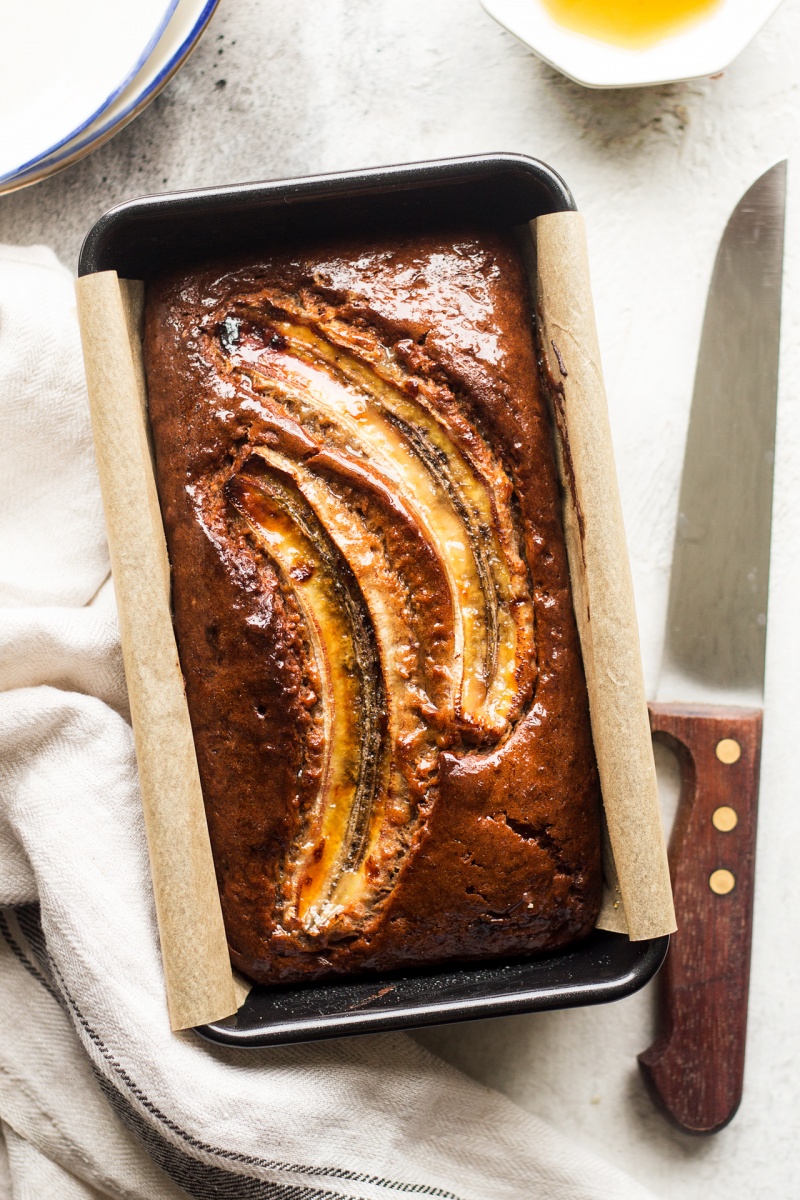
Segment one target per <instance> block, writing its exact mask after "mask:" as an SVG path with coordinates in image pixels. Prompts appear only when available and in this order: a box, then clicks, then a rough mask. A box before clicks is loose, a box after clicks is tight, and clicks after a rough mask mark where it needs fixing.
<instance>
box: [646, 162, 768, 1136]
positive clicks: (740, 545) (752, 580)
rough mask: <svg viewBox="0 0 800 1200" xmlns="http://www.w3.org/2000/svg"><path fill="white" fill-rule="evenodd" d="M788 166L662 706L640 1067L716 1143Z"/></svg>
mask: <svg viewBox="0 0 800 1200" xmlns="http://www.w3.org/2000/svg"><path fill="white" fill-rule="evenodd" d="M785 198H786V163H785V162H781V163H778V164H777V165H776V166H774V167H772V168H771V169H770V170H769V171H767V172H766V173H765V174H764V175H762V176H761V178H760V179H758V180H757V181H756V182H755V183H754V184H753V185H752V187H751V188H750V189H749V190H748V191H747V192H746V193H745V195H744V196H743V197H742V199H741V200H740V202H739V204H738V205H737V206H736V208H735V210H734V212H733V214H732V216H731V218H730V220H729V222H728V225H727V227H726V229H725V232H724V234H723V237H722V241H721V242H720V246H719V250H718V252H717V257H716V262H715V264H714V270H713V274H712V278H711V285H710V288H709V293H708V299H707V302H706V311H705V318H704V322H703V331H702V336H701V340H700V352H699V357H698V363H697V370H696V375H695V385H694V394H693V398H692V408H691V415H690V419H689V431H688V435H687V441H686V450H685V456H684V464H683V474H682V477H681V488H680V500H679V506H678V519H677V524H676V531H675V544H674V551H673V559H672V569H671V575H670V591H669V603H668V611H667V629H666V637H665V647H664V658H663V662H662V669H661V674H660V677H659V682H658V688H657V699H658V703H654V704H651V705H650V725H651V729H652V732H653V736H654V737H655V738H660V739H662V740H664V741H666V742H667V744H668V745H670V746H671V748H672V749H673V750H674V751H675V753H676V754H677V757H678V761H679V764H680V770H681V794H680V799H679V803H678V812H677V815H676V818H675V824H674V827H673V831H672V836H671V839H670V848H669V855H670V870H671V874H672V884H673V890H674V895H675V909H676V916H677V923H678V931H677V933H676V934H674V935H673V938H672V943H671V945H670V949H669V953H668V955H667V960H666V963H665V965H664V967H663V969H662V972H661V983H660V988H661V1008H660V1019H659V1029H658V1033H657V1037H656V1040H655V1041H654V1043H653V1045H652V1046H651V1047H650V1048H649V1049H648V1050H646V1051H645V1052H644V1053H643V1054H641V1055H639V1065H640V1068H641V1071H642V1073H643V1076H644V1078H645V1080H646V1082H647V1084H648V1086H649V1088H650V1090H651V1092H652V1094H653V1095H654V1098H655V1099H656V1100H657V1102H658V1103H659V1105H660V1106H661V1107H662V1108H663V1110H664V1111H665V1112H666V1114H667V1115H668V1116H669V1117H670V1118H671V1119H672V1120H673V1121H674V1122H675V1123H676V1124H677V1125H679V1126H680V1127H681V1128H682V1129H684V1130H686V1131H688V1132H691V1133H713V1132H715V1131H716V1130H718V1129H721V1128H722V1127H723V1126H724V1125H726V1124H727V1123H728V1122H729V1121H730V1120H731V1118H732V1117H733V1116H734V1114H735V1112H736V1110H737V1108H738V1106H739V1102H740V1100H741V1095H742V1083H743V1075H744V1050H745V1032H746V1024H747V996H748V984H749V975H750V942H751V931H752V907H753V878H754V870H753V868H754V858H755V838H756V810H757V802H758V776H759V763H760V750H761V727H762V711H761V704H762V700H763V689H764V661H765V650H766V626H767V594H768V583H769V553H770V529H771V521H772V482H773V462H774V447H775V416H776V405H777V391H778V354H779V344H780V318H781V286H782V275H783V233H784V212H785Z"/></svg>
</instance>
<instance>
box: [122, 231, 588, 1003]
mask: <svg viewBox="0 0 800 1200" xmlns="http://www.w3.org/2000/svg"><path fill="white" fill-rule="evenodd" d="M530 307H531V305H530V298H529V295H528V284H527V279H526V276H525V274H524V271H523V268H522V265H521V261H520V258H519V255H518V253H517V250H516V248H515V245H514V242H513V240H512V238H511V235H510V234H509V235H506V234H503V233H497V232H481V231H464V232H459V233H458V234H457V235H456V236H453V234H452V233H451V234H450V235H449V236H437V235H427V236H415V237H413V238H409V239H403V238H402V237H401V238H395V239H393V240H392V241H388V240H387V241H386V242H384V243H378V242H373V243H371V244H358V245H355V244H351V243H348V244H335V243H332V244H328V245H319V246H316V247H310V248H309V247H303V248H302V249H297V250H284V251H281V252H275V253H268V254H263V255H262V256H261V257H259V258H257V259H255V260H253V259H251V260H250V261H249V262H241V261H237V262H224V263H216V264H213V265H211V266H208V267H202V268H199V269H193V270H190V271H185V272H179V273H173V274H172V275H170V276H168V277H165V278H162V279H160V280H158V281H156V282H155V283H152V284H150V285H149V287H148V296H147V324H146V338H145V361H146V369H147V380H148V391H149V407H150V420H151V426H152V431H153V439H154V444H155V451H156V462H157V479H158V489H159V495H160V499H161V506H162V511H163V515H164V522H165V528H166V534H167V542H168V547H169V553H170V559H171V563H172V578H173V606H174V616H175V629H176V634H177V640H178V648H179V652H180V657H181V665H182V668H183V673H184V676H185V679H186V691H187V698H188V702H189V711H190V715H191V719H192V726H193V729H194V735H195V741H196V745H197V754H198V761H199V766H200V775H201V779H202V783H203V790H204V795H205V800H206V807H207V812H208V820H209V829H210V833H211V842H212V847H213V850H214V857H215V862H216V867H217V873H218V878H219V883H220V891H221V896H222V907H223V913H224V915H225V921H226V927H227V931H228V938H229V942H230V946H231V952H232V955H233V959H234V962H235V963H236V965H237V966H238V967H239V968H240V969H241V970H242V971H244V972H245V973H246V974H247V975H249V976H250V977H251V978H253V979H256V980H260V981H263V982H267V983H268V982H276V981H291V980H295V979H315V978H322V977H326V976H334V975H338V974H343V973H349V972H359V971H365V970H390V969H393V968H398V967H402V966H406V965H413V964H424V963H430V962H440V961H444V960H452V959H461V960H465V961H466V960H474V959H479V958H484V957H489V956H496V955H510V954H516V953H521V952H528V951H533V950H541V949H549V948H554V947H557V946H561V945H564V944H565V943H567V942H569V941H571V940H573V939H575V938H577V937H580V936H581V935H583V934H585V933H587V932H588V931H589V930H590V929H591V927H592V926H593V924H594V920H595V918H596V914H597V909H598V906H599V900H600V888H601V871H600V826H599V815H598V782H597V771H596V765H595V760H594V752H593V747H592V741H591V735H590V730H589V719H588V705H587V698H586V688H585V682H584V678H583V670H582V666H581V660H580V652H579V647H578V639H577V633H576V629H575V623H574V618H573V613H572V605H571V598H570V591H569V579H568V573H567V564H566V554H565V549H564V538H563V532H562V528H561V523H560V499H559V491H558V485H557V479H556V472H555V466H554V461H553V455H552V434H551V428H550V423H549V418H548V411H547V405H546V403H545V398H544V396H543V395H542V391H541V388H540V385H539V383H538V374H537V363H536V356H535V349H534V343H533V336H532V326H531V316H530Z"/></svg>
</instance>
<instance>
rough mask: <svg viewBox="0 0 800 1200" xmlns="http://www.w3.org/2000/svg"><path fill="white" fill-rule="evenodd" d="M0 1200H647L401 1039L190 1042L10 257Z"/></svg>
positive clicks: (0, 382)
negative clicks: (259, 1046)
mask: <svg viewBox="0 0 800 1200" xmlns="http://www.w3.org/2000/svg"><path fill="white" fill-rule="evenodd" d="M0 416H1V417H2V424H3V430H4V438H3V442H2V448H0V459H1V460H2V461H1V462H0V606H2V620H1V621H0V689H2V691H0V905H2V906H4V907H3V909H2V910H1V911H0V934H1V935H2V936H0V1004H1V1005H2V1013H3V1020H2V1023H1V1024H0V1120H1V1121H2V1151H1V1152H0V1197H2V1196H3V1194H4V1192H5V1194H6V1195H8V1196H9V1197H10V1196H13V1197H14V1200H18V1198H19V1197H37V1200H40V1198H42V1197H50V1196H53V1197H56V1196H57V1197H59V1198H66V1200H72V1198H73V1197H75V1198H76V1200H77V1198H78V1197H80V1198H82V1200H88V1198H90V1197H94V1196H97V1195H100V1196H113V1197H126V1198H130V1200H153V1198H154V1197H164V1198H166V1200H169V1197H173V1196H175V1197H177V1196H182V1195H187V1194H188V1195H190V1196H194V1197H198V1198H205V1197H232V1198H235V1200H244V1198H252V1200H259V1198H265V1200H266V1198H269V1200H323V1198H327V1200H341V1198H342V1197H363V1198H372V1200H375V1198H377V1197H384V1196H387V1195H389V1194H397V1193H398V1192H399V1193H408V1194H414V1195H420V1196H432V1197H439V1198H441V1200H479V1198H487V1200H488V1198H491V1200H522V1198H523V1197H524V1198H525V1200H530V1198H532V1197H534V1198H535V1197H541V1198H542V1200H544V1198H545V1197H546V1198H547V1200H551V1198H553V1197H556V1196H558V1197H560V1198H562V1200H600V1198H602V1200H610V1198H612V1197H613V1198H616V1200H646V1195H647V1193H646V1192H645V1191H644V1190H643V1189H642V1188H641V1187H639V1186H638V1185H637V1184H635V1183H634V1182H633V1181H631V1180H629V1179H627V1178H625V1177H624V1176H622V1175H620V1174H619V1173H618V1172H617V1171H615V1170H613V1169H612V1168H611V1167H609V1166H607V1165H605V1164H604V1163H602V1162H600V1161H598V1160H596V1159H594V1158H592V1157H590V1156H589V1155H587V1154H584V1153H583V1152H581V1151H580V1150H578V1149H577V1148H576V1147H575V1146H574V1145H572V1144H571V1143H569V1142H568V1141H566V1140H565V1139H564V1138H563V1137H562V1136H560V1135H559V1134H557V1133H555V1132H554V1131H553V1130H551V1129H549V1128H548V1127H547V1126H545V1125H544V1124H543V1123H542V1122H540V1121H538V1120H537V1119H535V1118H534V1117H532V1116H530V1115H528V1114H526V1113H524V1112H523V1111H522V1110H521V1109H519V1108H517V1107H515V1106H514V1105H513V1104H511V1103H510V1102H509V1101H507V1100H506V1099H504V1098H503V1097H502V1096H500V1095H499V1094H497V1093H494V1092H491V1091H489V1090H488V1089H486V1088H483V1087H481V1086H479V1085H478V1084H476V1083H474V1082H472V1081H470V1080H468V1079H467V1078H466V1077H465V1076H462V1075H461V1074H459V1073H458V1072H457V1071H455V1070H453V1069H452V1068H450V1067H448V1066H446V1065H445V1064H444V1063H442V1062H441V1061H439V1060H438V1059H436V1058H435V1057H433V1056H432V1055H430V1054H428V1053H427V1052H426V1051H424V1050H423V1049H422V1048H421V1047H420V1046H419V1045H418V1044H417V1043H416V1042H415V1041H414V1040H413V1039H412V1038H411V1037H407V1036H401V1035H385V1036H372V1037H364V1038H353V1039H349V1040H347V1041H340V1042H329V1043H322V1044H319V1043H318V1044H314V1045H308V1046H293V1047H287V1048H282V1049H275V1050H270V1051H260V1052H251V1053H248V1052H239V1053H237V1052H233V1051H229V1050H225V1049H222V1048H219V1047H212V1046H210V1045H209V1044H207V1043H205V1042H203V1041H202V1040H201V1039H200V1038H199V1037H198V1036H197V1035H196V1034H194V1033H192V1032H191V1031H190V1032H187V1033H183V1034H178V1035H176V1034H173V1033H171V1032H170V1028H169V1023H168V1020H167V1012H166V1004H165V997H164V982H163V975H162V970H161V963H160V958H159V951H158V938H157V930H156V924H155V914H154V908H153V899H152V890H151V886H150V880H149V873H148V863H147V853H146V846H145V839H144V831H143V823H142V817H141V811H140V804H139V796H138V784H137V777H136V763H135V757H134V749H133V739H132V734H131V729H130V726H129V724H128V721H127V709H126V702H125V688H124V679H123V675H122V666H121V658H120V652H119V644H118V636H117V630H116V618H115V608H114V600H113V590H112V588H111V585H110V583H109V582H107V576H108V560H107V555H106V548H105V540H104V535H103V522H102V512H101V505H100V498H99V492H98V485H97V480H96V475H95V468H94V461H93V454H92V447H91V434H90V429H89V422H88V415H87V407H86V399H85V392H84V385H83V375H82V369H81V361H80V350H79V344H78V334H77V325H76V320H75V315H74V303H73V296H72V280H71V278H70V276H69V273H68V272H67V271H66V270H64V269H63V268H62V267H61V266H59V264H58V263H57V261H56V259H55V258H54V257H53V255H52V254H51V253H50V252H49V251H47V250H45V249H42V248H34V249H27V250H20V249H12V248H8V247H5V248H0Z"/></svg>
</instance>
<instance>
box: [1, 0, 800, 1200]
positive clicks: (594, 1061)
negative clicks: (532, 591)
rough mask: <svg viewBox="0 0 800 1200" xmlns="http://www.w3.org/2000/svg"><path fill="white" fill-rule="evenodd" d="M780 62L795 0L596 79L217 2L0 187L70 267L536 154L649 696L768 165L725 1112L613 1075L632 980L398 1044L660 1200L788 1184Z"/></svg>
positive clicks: (469, 36)
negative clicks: (758, 577)
mask: <svg viewBox="0 0 800 1200" xmlns="http://www.w3.org/2000/svg"><path fill="white" fill-rule="evenodd" d="M799 50H800V0H786V3H785V4H784V5H783V7H782V8H781V9H780V10H779V12H778V13H777V14H776V16H775V17H774V18H773V19H772V20H771V22H770V23H769V24H768V25H767V27H766V28H765V29H764V31H763V32H762V33H761V34H760V35H759V37H758V38H757V39H756V41H755V42H754V43H753V44H752V45H751V46H750V47H749V48H748V49H747V50H746V51H745V53H744V54H743V55H742V57H741V58H740V59H739V60H738V61H737V62H736V63H735V64H734V65H733V67H731V68H730V70H729V71H728V72H726V74H725V76H724V77H723V78H722V79H718V80H713V81H708V82H704V83H696V84H688V85H674V86H669V87H661V88H657V89H650V90H644V91H641V92H633V93H622V92H608V93H593V92H587V91H584V90H582V89H581V88H579V87H577V86H576V85H574V84H571V83H569V82H567V81H566V80H565V79H563V78H561V77H559V76H557V75H556V74H555V73H554V72H553V71H552V70H550V69H549V68H547V67H545V66H543V65H542V64H541V63H540V62H538V61H537V60H536V59H534V58H533V57H531V56H530V54H529V53H528V52H527V51H525V50H524V49H523V48H522V47H521V46H519V45H517V44H516V43H515V42H514V41H513V40H512V38H510V37H509V36H508V34H506V33H504V32H503V31H502V30H501V29H500V28H499V27H498V26H497V25H495V24H494V23H493V22H492V21H491V20H490V19H489V18H488V16H486V15H485V13H483V12H482V11H481V9H480V7H479V5H478V0H406V2H405V3H403V4H402V5H401V4H398V3H396V0H325V3H324V4H321V3H319V2H318V0H294V3H293V4H291V5H286V4H281V3H278V2H277V0H222V4H221V6H220V10H219V12H218V14H217V16H216V17H215V18H214V20H213V22H212V24H211V26H210V28H209V31H208V34H207V35H206V38H205V39H204V41H203V42H202V44H201V46H200V49H199V50H198V52H197V54H196V55H195V57H194V58H193V59H192V60H191V61H190V62H189V64H188V66H187V67H186V68H185V69H184V71H183V72H182V73H181V74H180V75H179V76H178V77H177V79H176V80H175V81H173V83H172V84H171V85H170V87H169V88H168V89H167V90H166V92H165V93H164V94H163V95H162V97H160V98H159V100H157V101H156V102H155V103H154V105H153V106H152V107H151V108H150V109H149V110H148V111H147V112H146V113H145V114H144V115H143V116H142V117H141V118H140V119H139V120H138V121H136V122H135V123H134V124H133V125H132V126H130V127H129V128H128V129H127V130H125V131H124V132H123V133H122V134H121V135H120V136H119V137H118V138H117V139H116V140H115V141H113V142H111V143H110V144H109V145H108V146H106V147H104V148H103V149H102V150H100V151H98V152H97V153H96V154H95V155H93V156H92V157H90V158H89V159H87V160H85V162H83V163H81V164H79V165H78V166H76V167H74V168H72V169H70V170H69V171H67V172H65V173H63V174H62V175H60V176H56V177H55V178H54V179H52V180H50V181H47V182H46V183H44V184H40V185H37V187H35V188H34V189H32V190H30V191H28V192H20V193H17V194H15V195H12V196H9V197H5V198H0V241H6V242H31V241H44V242H46V243H48V244H50V245H54V246H55V247H56V249H57V251H58V252H59V254H60V255H61V256H62V258H63V259H64V260H65V261H66V262H68V263H70V264H71V265H74V263H75V261H76V257H77V251H78V247H79V242H80V238H81V236H82V235H83V233H85V232H86V230H88V228H89V226H90V225H91V224H92V222H93V221H94V220H95V219H96V217H97V216H99V214H100V213H101V212H102V211H103V210H104V209H105V208H107V207H108V206H109V205H110V204H111V203H113V202H115V201H118V200H122V199H126V198H128V197H130V196H133V195H137V194H140V193H143V192H146V191H159V190H166V189H167V188H171V187H186V186H194V185H201V184H214V183H224V182H234V181H239V180H243V179H259V178H269V177H279V176H286V175H292V174H302V173H309V172H313V171H317V170H336V169H339V168H345V167H359V166H367V165H377V164H380V163H387V162H401V161H408V160H411V159H417V158H430V157H435V156H438V155H447V154H467V153H472V152H477V151H488V150H516V151H521V152H524V153H529V154H535V155H538V156H539V157H541V158H543V159H545V160H546V161H548V162H550V163H551V164H552V165H553V166H554V167H556V169H557V170H559V171H560V172H561V173H562V174H563V175H564V177H565V178H566V180H567V181H568V183H569V184H570V186H571V187H572V189H573V191H574V193H575V196H576V198H577V201H578V204H579V206H580V208H581V209H582V210H583V212H584V213H585V215H586V218H587V223H588V229H589V237H590V249H591V254H592V267H593V272H594V286H595V296H596V302H597V311H598V318H599V326H600V339H601V345H602V347H603V353H604V359H605V366H606V373H607V382H608V390H609V396H610V404H611V418H612V425H613V430H614V437H615V444H616V450H617V454H618V465H619V472H620V478H621V486H622V496H623V504H624V507H625V516H626V521H627V526H628V534H629V540H630V549H631V557H632V561H633V570H634V578H635V585H636V591H637V601H638V606H639V616H640V623H641V630H642V641H643V647H644V654H645V665H646V671H647V677H648V682H649V685H650V687H651V690H652V688H653V686H654V683H655V679H656V674H657V669H658V662H659V656H660V652H661V640H662V628H663V621H664V615H665V607H666V590H667V579H668V570H669V560H670V555H671V544H672V532H673V521H674V512H675V504H676V500H677V487H678V479H679V473H680V465H681V460H682V454H683V440H684V437H685V432H686V423H687V419H688V411H689V402H690V397H691V387H692V378H693V374H694V361H695V355H696V352H697V345H698V340H699V334H700V321H701V317H702V310H703V305H704V300H705V290H706V286H707V283H708V278H709V275H710V272H711V266H712V263H713V258H714V253H715V250H716V245H717V242H718V239H719V237H720V235H721V233H722V229H723V227H724V225H725V221H726V219H727V217H728V214H729V212H730V210H731V209H732V207H733V206H734V204H735V203H736V201H737V200H738V198H739V196H740V195H741V193H742V192H743V191H744V190H745V188H746V187H747V185H748V184H749V183H751V182H752V180H753V179H754V178H755V177H756V176H757V175H758V174H760V172H761V171H762V170H763V169H764V168H765V167H767V166H769V165H770V164H771V163H772V162H774V161H775V160H776V159H777V158H780V157H783V156H786V155H788V156H789V158H790V176H789V178H790V182H789V187H790V200H789V214H788V228H787V235H788V236H787V264H786V268H787V274H786V287H785V295H784V302H785V309H784V311H785V318H784V343H783V360H782V367H781V397H780V404H779V418H778V420H779V427H778V450H777V463H776V482H775V487H776V494H775V528H774V539H773V556H772V586H771V599H770V623H769V645H768V667H767V713H766V724H765V743H764V765H763V771H762V787H761V792H762V816H761V821H760V828H759V853H758V884H757V895H756V917H755V941H754V957H753V979H752V989H751V1014H750V1026H749V1044H748V1063H747V1075H746V1081H745V1097H744V1101H743V1104H742V1107H741V1110H740V1112H739V1115H738V1116H737V1118H736V1119H735V1121H734V1122H733V1124H732V1125H731V1126H730V1127H729V1128H728V1129H727V1130H724V1131H723V1132H722V1133H720V1134H718V1135H717V1136H716V1137H714V1138H713V1139H710V1140H694V1139H690V1138H687V1137H684V1136H682V1135H680V1134H678V1133H675V1132H672V1131H671V1130H670V1129H669V1128H668V1127H667V1126H666V1125H665V1124H664V1123H663V1122H662V1120H661V1118H660V1117H659V1116H657V1115H656V1114H655V1113H654V1112H653V1110H652V1108H651V1106H650V1103H649V1100H648V1099H647V1097H646V1096H645V1095H644V1093H643V1091H642V1087H641V1084H640V1082H639V1079H638V1073H637V1069H636V1066H635V1054H636V1052H637V1051H639V1050H641V1049H643V1048H644V1047H645V1046H646V1045H647V1043H648V1041H649V1039H650V1036H651V1028H652V1027H651V998H650V996H649V995H648V994H643V995H640V996H638V997H633V998H632V999H630V1000H627V1001H623V1002H622V1003H619V1004H616V1005H612V1006H610V1007H608V1008H604V1009H584V1010H578V1011H574V1012H564V1013H553V1014H547V1015H538V1016H530V1017H518V1018H511V1019H507V1020H497V1021H493V1022H484V1023H482V1024H480V1025H473V1026H463V1027H461V1028H452V1029H448V1030H440V1031H432V1032H428V1033H426V1034H424V1035H420V1037H421V1038H422V1039H423V1040H424V1041H425V1043H426V1044H427V1045H429V1046H432V1047H435V1048H437V1049H439V1050H440V1051H441V1052H442V1053H443V1054H445V1055H446V1056H447V1057H448V1058H450V1059H451V1060H453V1061H455V1062H458V1063H459V1064H461V1065H462V1066H464V1067H465V1068H466V1069H467V1070H469V1071H470V1072H472V1073H473V1074H475V1075H477V1076H478V1077H479V1078H481V1079H483V1080H484V1081H485V1082H487V1083H489V1084H491V1085H492V1086H496V1087H499V1088H501V1089H502V1090H503V1091H506V1092H507V1093H508V1094H509V1095H510V1096H512V1097H513V1098H514V1099H515V1100H517V1101H518V1102H519V1103H520V1104H522V1105H524V1106H525V1107H527V1108H529V1109H531V1110H532V1111H533V1112H535V1113H537V1114H538V1115H540V1116H543V1117H545V1118H546V1119H548V1120H549V1121H551V1122H552V1123H553V1124H554V1125H555V1126H557V1127H558V1128H559V1129H561V1130H562V1131H565V1132H567V1133H570V1134H572V1135H573V1136H574V1137H575V1139H576V1142H578V1143H580V1144H583V1145H586V1146H591V1147H593V1148H594V1149H595V1150H596V1151H598V1152H599V1153H600V1154H601V1155H603V1156H605V1157H606V1158H607V1159H608V1160H609V1161H611V1162H614V1163H615V1164H617V1165H619V1166H622V1167H624V1168H626V1169H627V1170H629V1171H630V1172H631V1173H632V1174H634V1175H636V1176H637V1177H638V1178H639V1179H640V1180H642V1181H643V1182H646V1183H648V1184H649V1185H650V1187H651V1188H652V1189H653V1191H654V1192H655V1193H656V1194H657V1195H659V1196H661V1197H663V1198H664V1200H671V1198H672V1197H678V1196H679V1197H681V1198H682V1200H684V1198H685V1200H700V1198H703V1200H717V1198H722V1197H724V1198H725V1200H759V1198H760V1197H768V1196H769V1197H781V1198H784V1197H791V1196H793V1195H796V1194H797V1184H796V1183H795V1174H796V1172H797V1167H798V1163H797V1159H798V1154H797V1150H796V1134H795V1131H796V1127H797V1121H798V1115H800V1112H799V1111H798V1110H799V1109H800V1099H798V1096H797V1091H796V1089H797V1084H796V1077H797V1075H796V1071H797V1068H796V1063H797V1062H798V1060H800V1023H798V1017H797V1002H796V997H797V995H798V989H799V988H800V922H798V919H797V914H798V912H800V871H798V845H800V805H798V803H797V786H798V785H797V778H798V771H797V768H796V766H795V760H794V755H795V753H796V746H797V734H796V719H797V718H796V714H797V713H798V711H800V637H799V636H798V625H797V596H798V594H800V552H799V551H800V411H799V410H798V403H797V395H798V381H800V346H798V343H797V338H796V333H795V330H796V329H797V325H798V314H799V313H800V220H798V217H799V216H800V213H799V212H798V198H799V197H800V194H799V193H798V192H797V190H796V188H795V178H796V176H795V170H800V78H799V77H798V73H797V61H798V51H799ZM222 79H224V80H226V84H225V86H220V81H221V80H222ZM664 765H665V768H668V766H669V764H668V762H666V761H665V762H664ZM668 776H669V770H668V769H665V778H666V782H667V783H669V778H667V777H668Z"/></svg>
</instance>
